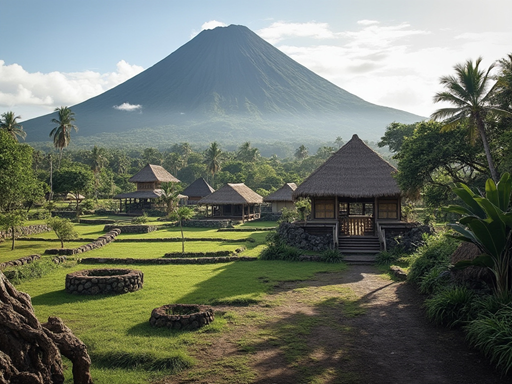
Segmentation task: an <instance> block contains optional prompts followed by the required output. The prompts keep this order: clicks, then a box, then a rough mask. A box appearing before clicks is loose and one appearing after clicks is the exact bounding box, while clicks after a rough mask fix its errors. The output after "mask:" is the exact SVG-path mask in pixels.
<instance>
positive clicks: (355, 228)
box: [340, 216, 374, 236]
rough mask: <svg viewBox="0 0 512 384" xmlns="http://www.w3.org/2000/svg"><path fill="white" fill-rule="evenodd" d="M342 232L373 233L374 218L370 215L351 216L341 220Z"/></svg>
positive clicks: (354, 233) (360, 234) (350, 233)
mask: <svg viewBox="0 0 512 384" xmlns="http://www.w3.org/2000/svg"><path fill="white" fill-rule="evenodd" d="M340 222H341V232H342V233H343V234H344V235H346V236H364V235H373V234H374V230H373V218H372V217H370V216H350V217H344V218H342V219H341V220H340Z"/></svg>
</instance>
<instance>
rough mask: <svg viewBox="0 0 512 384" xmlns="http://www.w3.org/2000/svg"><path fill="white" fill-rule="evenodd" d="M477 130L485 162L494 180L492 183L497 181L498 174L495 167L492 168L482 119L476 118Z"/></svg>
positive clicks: (492, 164)
mask: <svg viewBox="0 0 512 384" xmlns="http://www.w3.org/2000/svg"><path fill="white" fill-rule="evenodd" d="M477 125H478V132H479V133H480V138H481V139H482V144H483V145H484V152H485V156H486V157H487V163H488V164H489V171H490V172H491V177H492V179H493V180H494V183H498V181H499V179H498V174H497V173H496V168H494V162H493V161H492V155H491V149H490V148H489V142H488V141H487V135H486V134H485V126H484V122H483V121H482V120H480V119H479V120H478V122H477Z"/></svg>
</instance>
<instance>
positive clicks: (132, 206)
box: [114, 164, 186, 213]
mask: <svg viewBox="0 0 512 384" xmlns="http://www.w3.org/2000/svg"><path fill="white" fill-rule="evenodd" d="M128 181H130V182H132V183H135V184H136V185H137V190H136V191H134V192H127V193H120V194H118V195H116V196H114V199H119V210H120V211H121V212H123V211H124V212H127V213H142V212H143V211H144V210H148V209H153V208H154V204H155V201H156V200H157V199H158V198H159V197H160V196H162V193H163V190H162V183H169V182H173V183H179V182H180V181H179V180H178V179H177V178H176V177H174V176H173V175H171V174H170V173H169V172H167V171H166V170H165V168H164V167H162V166H160V165H153V164H148V165H146V166H145V167H144V168H142V169H141V170H140V171H139V172H138V173H136V174H135V175H134V176H132V177H130V179H129V180H128ZM180 198H186V196H180Z"/></svg>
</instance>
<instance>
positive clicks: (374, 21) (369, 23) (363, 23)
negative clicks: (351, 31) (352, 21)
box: [357, 20, 380, 25]
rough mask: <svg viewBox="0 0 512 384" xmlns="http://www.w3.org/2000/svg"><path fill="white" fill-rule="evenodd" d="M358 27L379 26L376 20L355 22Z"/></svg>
mask: <svg viewBox="0 0 512 384" xmlns="http://www.w3.org/2000/svg"><path fill="white" fill-rule="evenodd" d="M357 24H359V25H374V24H380V23H379V22H378V21H377V20H359V21H358V22H357Z"/></svg>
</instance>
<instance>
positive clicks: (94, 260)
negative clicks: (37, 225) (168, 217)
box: [81, 256, 258, 265]
mask: <svg viewBox="0 0 512 384" xmlns="http://www.w3.org/2000/svg"><path fill="white" fill-rule="evenodd" d="M255 260H258V258H257V257H248V256H240V257H238V256H225V257H197V258H175V259H168V258H160V259H131V258H126V259H121V258H110V257H109V258H101V257H87V258H85V259H82V261H81V262H82V264H139V265H140V264H150V265H154V264H157V265H158V264H215V263H230V262H232V261H255Z"/></svg>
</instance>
